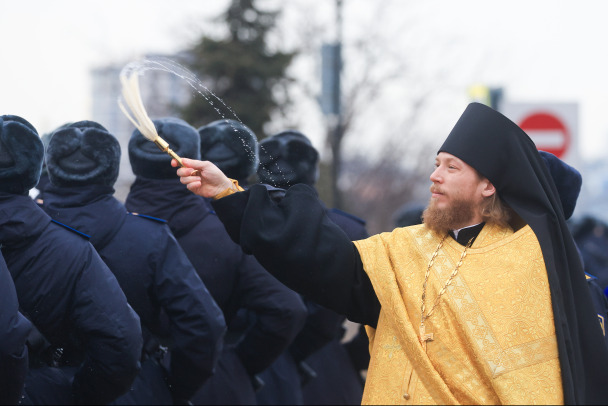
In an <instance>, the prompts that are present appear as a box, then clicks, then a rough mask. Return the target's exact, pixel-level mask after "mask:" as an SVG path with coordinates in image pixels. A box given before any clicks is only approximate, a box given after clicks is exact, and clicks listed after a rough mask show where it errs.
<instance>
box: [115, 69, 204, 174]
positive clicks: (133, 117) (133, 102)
mask: <svg viewBox="0 0 608 406" xmlns="http://www.w3.org/2000/svg"><path fill="white" fill-rule="evenodd" d="M120 83H121V84H122V97H123V98H124V101H125V103H126V104H127V107H129V109H130V110H131V112H130V113H129V111H128V110H127V108H126V107H125V106H124V104H123V103H122V100H120V99H119V100H118V106H119V107H120V110H121V111H122V112H123V113H124V115H125V116H127V118H128V119H129V120H130V121H131V122H132V123H133V125H134V126H135V128H137V129H138V130H139V132H141V133H142V135H143V136H144V137H146V138H147V139H149V140H150V141H152V142H153V143H154V144H156V146H157V147H158V148H159V149H160V150H161V151H163V152H166V153H167V154H169V155H170V156H171V157H172V158H173V159H175V160H176V161H177V162H178V163H179V165H180V166H181V167H184V164H183V163H182V159H181V158H180V157H179V155H177V154H176V153H175V152H173V150H172V149H171V148H169V143H167V141H165V140H164V139H162V138H161V137H160V136H159V135H158V132H157V131H156V127H155V126H154V123H153V122H152V120H150V117H148V114H147V113H146V109H145V107H144V103H143V101H142V100H141V94H140V93H139V81H138V74H137V72H133V71H131V72H130V74H129V73H126V72H125V71H123V72H121V74H120ZM198 175H199V172H198V171H193V172H192V173H191V174H190V176H198Z"/></svg>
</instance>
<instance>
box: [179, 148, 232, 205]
mask: <svg viewBox="0 0 608 406" xmlns="http://www.w3.org/2000/svg"><path fill="white" fill-rule="evenodd" d="M182 163H183V165H184V166H183V167H182V168H179V169H178V170H177V175H178V176H179V177H180V182H182V183H183V184H184V185H186V187H188V189H189V190H190V191H191V192H192V193H194V194H196V195H199V196H202V197H208V198H210V197H215V196H217V195H219V194H220V193H222V192H223V191H225V190H226V189H228V188H231V187H232V185H233V184H232V181H231V180H230V179H229V178H228V177H227V176H226V175H224V173H223V172H222V171H221V170H220V169H219V168H218V167H217V166H215V165H214V164H212V163H211V162H209V161H197V160H195V159H188V158H182ZM171 166H173V167H174V168H175V167H178V166H179V164H178V163H177V161H176V160H175V159H173V160H171ZM194 170H196V171H198V173H195V174H194V176H192V175H193V172H194Z"/></svg>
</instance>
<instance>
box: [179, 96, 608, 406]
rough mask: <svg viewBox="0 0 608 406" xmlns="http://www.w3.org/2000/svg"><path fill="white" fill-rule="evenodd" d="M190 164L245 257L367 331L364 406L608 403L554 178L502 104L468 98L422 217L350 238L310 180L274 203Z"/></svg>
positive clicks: (598, 337)
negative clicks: (325, 207) (500, 109)
mask: <svg viewBox="0 0 608 406" xmlns="http://www.w3.org/2000/svg"><path fill="white" fill-rule="evenodd" d="M183 164H184V165H185V167H184V168H180V169H178V170H177V174H178V176H180V177H181V181H182V183H184V184H186V185H187V186H188V188H189V189H190V190H191V191H193V192H194V193H196V194H199V195H201V196H205V197H216V200H215V201H214V202H213V207H214V209H215V210H216V212H217V213H218V216H219V217H220V218H221V219H222V221H223V223H224V225H225V226H226V228H227V230H228V231H229V233H230V235H231V237H232V238H233V239H234V240H235V241H237V242H239V244H241V246H242V247H243V249H244V250H245V251H246V252H250V253H253V254H254V255H255V256H256V258H258V260H259V261H260V263H261V264H263V265H264V267H265V268H266V269H268V270H269V271H270V272H272V273H273V274H274V275H275V276H276V277H277V278H278V279H279V280H281V281H282V282H283V283H285V284H286V285H287V286H291V287H292V288H294V289H296V290H298V291H299V292H300V293H302V294H306V295H310V296H311V297H312V298H314V299H315V300H317V301H318V302H319V303H320V304H323V305H325V306H327V307H329V308H332V309H334V310H336V311H338V312H340V313H343V314H345V315H347V317H349V319H351V320H353V321H358V322H360V323H363V324H366V325H367V326H368V334H369V336H370V352H371V362H370V367H369V370H368V374H367V379H366V385H365V391H364V395H363V402H364V403H383V404H386V403H396V402H404V403H406V404H407V403H410V402H411V403H414V404H420V403H440V404H448V403H450V404H452V403H467V404H473V403H491V404H498V403H503V404H504V403H522V404H523V403H526V404H530V403H546V404H560V403H566V404H584V403H603V402H605V401H606V399H608V386H607V385H606V382H608V370H607V369H606V365H607V364H608V350H607V349H606V348H603V344H602V343H603V337H602V332H601V329H600V327H599V325H598V323H597V317H596V315H595V312H594V311H593V303H592V301H591V298H590V295H589V290H588V287H587V282H586V280H585V274H584V272H583V269H582V264H581V261H580V257H579V254H578V251H577V249H576V246H575V244H574V241H573V239H572V236H571V235H570V232H569V230H568V227H567V225H566V220H565V217H564V209H563V207H562V204H561V202H560V200H559V195H558V192H557V188H556V185H555V183H554V182H553V180H552V178H551V174H550V172H549V170H548V168H547V166H546V165H545V164H544V162H543V160H542V158H541V156H540V154H539V153H538V151H537V149H536V146H535V145H534V143H533V142H532V140H531V139H530V138H529V137H528V136H527V134H526V133H525V132H524V131H523V130H521V128H519V127H518V126H517V125H516V124H515V123H513V122H512V121H510V120H509V119H508V118H506V117H505V116H503V115H502V114H500V113H498V112H497V111H495V110H493V109H491V108H489V107H487V106H485V105H482V104H479V103H471V104H470V105H469V106H468V107H467V108H466V109H465V111H464V112H463V114H462V116H461V117H460V119H459V120H458V122H457V123H456V125H455V126H454V128H453V129H452V131H451V132H450V134H449V135H448V137H447V139H446V141H445V142H444V143H443V145H442V146H441V148H439V151H438V153H437V156H436V160H435V170H434V171H433V173H432V174H431V176H430V181H431V183H432V184H431V187H430V191H431V199H430V203H429V206H428V207H427V209H426V210H425V214H424V224H421V225H418V226H412V227H406V228H397V229H395V230H394V231H393V232H391V233H383V234H379V235H376V236H373V237H370V238H368V239H366V240H362V241H355V242H354V243H353V242H351V241H350V240H348V238H346V236H345V235H344V234H343V233H342V232H341V230H339V229H338V228H337V227H334V226H333V225H332V224H331V222H330V220H329V219H328V218H327V217H326V215H325V213H324V210H323V209H322V206H321V205H320V204H319V203H318V201H317V197H316V195H315V194H314V192H313V191H312V190H311V189H310V188H308V187H306V186H304V185H295V186H293V187H291V188H290V189H289V190H288V191H287V193H286V195H285V197H284V198H283V199H282V200H281V201H280V202H278V203H277V202H276V201H274V200H272V199H271V198H270V197H269V195H268V192H267V189H266V188H264V187H263V186H257V185H256V186H253V187H251V188H250V189H248V190H247V191H242V190H239V189H238V187H237V185H235V184H234V182H233V181H231V180H230V179H228V178H227V177H226V176H225V175H223V174H222V173H221V172H220V171H219V170H218V169H217V168H215V167H214V166H213V165H211V164H210V163H208V162H198V161H193V160H188V159H186V160H185V161H184V162H183ZM172 165H174V166H176V162H172ZM193 169H194V170H197V171H199V172H197V174H196V175H195V176H192V175H193ZM296 236H297V238H296Z"/></svg>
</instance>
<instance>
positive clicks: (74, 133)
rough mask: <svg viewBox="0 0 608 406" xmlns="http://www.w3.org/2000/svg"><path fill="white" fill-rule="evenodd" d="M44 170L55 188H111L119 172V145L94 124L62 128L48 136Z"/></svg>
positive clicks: (82, 122)
mask: <svg viewBox="0 0 608 406" xmlns="http://www.w3.org/2000/svg"><path fill="white" fill-rule="evenodd" d="M46 167H47V171H48V174H49V179H50V181H51V183H52V184H54V185H57V186H62V187H70V186H85V185H91V184H96V185H106V186H114V183H115V182H116V179H117V178H118V171H119V169H120V144H119V143H118V140H117V139H116V138H115V137H114V136H113V135H112V134H110V133H109V132H108V130H106V129H105V127H103V126H102V125H101V124H99V123H96V122H94V121H88V120H84V121H78V122H75V123H71V124H67V125H63V126H61V127H59V128H58V129H57V130H55V131H54V132H53V133H52V134H51V138H50V141H49V144H48V147H47V149H46Z"/></svg>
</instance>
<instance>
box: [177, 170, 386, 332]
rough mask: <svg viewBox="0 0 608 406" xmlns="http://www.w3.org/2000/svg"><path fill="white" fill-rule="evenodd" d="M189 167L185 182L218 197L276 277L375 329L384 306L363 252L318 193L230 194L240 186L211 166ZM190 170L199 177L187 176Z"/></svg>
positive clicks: (235, 234)
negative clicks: (327, 210) (328, 211)
mask: <svg viewBox="0 0 608 406" xmlns="http://www.w3.org/2000/svg"><path fill="white" fill-rule="evenodd" d="M175 164H176V162H175V161H174V166H175ZM184 165H185V166H186V167H184V168H181V169H179V170H178V172H177V173H178V175H179V176H181V180H182V183H184V184H186V185H188V189H190V190H191V191H192V192H194V193H196V194H198V195H200V196H203V197H216V200H214V201H213V207H214V209H215V211H216V213H217V215H218V216H219V218H220V219H221V220H222V222H223V223H224V225H225V227H226V229H227V230H228V233H229V234H230V236H231V238H232V239H233V240H234V241H235V242H236V243H238V244H240V245H241V247H242V248H243V250H244V251H245V252H246V253H250V254H253V255H254V256H255V257H256V258H257V259H258V261H259V262H260V264H262V266H264V268H266V269H267V270H268V271H269V272H270V273H272V274H273V275H274V276H275V277H276V278H277V279H279V280H280V281H281V282H282V283H284V284H285V285H286V286H288V287H289V288H291V289H293V290H295V291H297V292H299V293H301V294H303V295H307V296H309V297H311V298H312V299H313V300H315V301H316V302H317V303H319V304H321V305H322V306H325V307H327V308H330V309H332V310H334V311H336V312H338V313H340V314H343V315H345V316H346V317H348V318H349V319H350V320H351V321H354V322H357V323H362V324H366V325H370V326H373V327H375V326H376V324H377V321H378V316H379V314H380V303H379V302H378V299H377V298H376V295H375V293H374V289H373V287H372V284H371V282H370V279H369V277H368V276H367V274H366V273H365V271H364V270H363V264H362V262H361V258H360V257H359V253H358V251H357V249H356V247H355V245H354V244H353V243H352V242H351V241H350V239H349V238H348V237H347V236H346V234H344V232H343V231H342V230H341V229H340V228H339V227H338V226H337V225H335V224H334V223H333V222H332V221H331V220H330V219H329V218H328V217H327V215H326V213H325V209H324V207H323V206H322V205H321V203H320V202H319V200H318V198H317V195H316V192H315V191H314V189H312V188H310V187H309V186H306V185H295V186H293V187H291V188H290V189H289V190H288V191H287V192H286V193H285V195H284V197H282V198H280V199H277V198H276V197H274V196H272V197H271V193H270V192H269V191H268V189H267V188H266V187H265V186H264V185H254V186H252V187H251V188H250V189H248V190H246V191H239V193H231V192H230V191H237V190H239V189H238V186H237V185H236V184H235V183H234V182H233V181H231V180H230V179H228V178H227V177H226V176H225V175H224V174H223V173H222V172H221V171H220V170H219V169H218V168H217V167H215V166H214V165H213V164H212V163H210V162H201V161H194V160H189V159H184ZM189 168H192V169H198V170H199V171H200V172H201V175H200V177H199V176H194V177H192V176H188V175H189V174H190V173H191V172H192V169H189ZM201 181H202V184H201ZM222 195H223V196H222ZM218 196H221V198H217V197H218Z"/></svg>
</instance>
